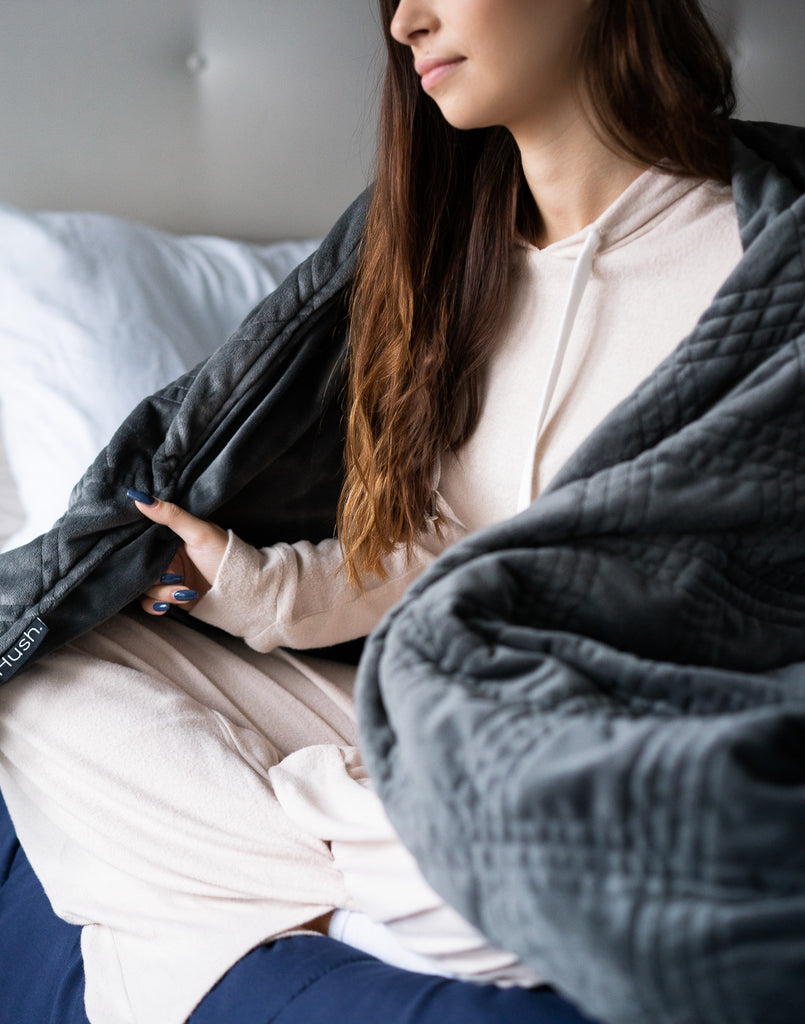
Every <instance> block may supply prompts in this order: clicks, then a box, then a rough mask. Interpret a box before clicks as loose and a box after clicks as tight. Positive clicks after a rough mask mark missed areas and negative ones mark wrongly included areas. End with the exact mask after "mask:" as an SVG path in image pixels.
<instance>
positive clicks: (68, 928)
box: [0, 799, 587, 1024]
mask: <svg viewBox="0 0 805 1024" xmlns="http://www.w3.org/2000/svg"><path fill="white" fill-rule="evenodd" d="M79 935H80V929H79V928H77V927H75V926H73V925H69V924H66V923H65V922H64V921H61V920H60V919H59V918H57V917H56V915H55V914H54V913H53V911H52V910H51V908H50V904H49V903H48V901H47V899H46V897H45V894H44V891H43V890H42V887H41V886H40V884H39V882H38V880H37V878H36V876H35V875H34V873H33V871H32V869H31V866H30V864H29V863H28V860H27V858H26V857H25V854H24V853H23V851H22V849H21V848H20V845H19V843H18V841H17V837H16V835H15V833H14V829H13V827H12V825H11V820H10V818H9V816H8V811H7V810H6V807H5V804H4V803H3V802H2V800H1V799H0V1024H88V1022H87V1018H86V1015H85V1013H84V968H83V964H82V962H81V950H80V948H79ZM378 1022H382V1024H585V1022H587V1018H585V1017H582V1016H581V1014H579V1013H578V1012H577V1011H576V1010H574V1009H573V1008H572V1007H571V1006H570V1005H569V1004H568V1003H567V1002H565V1001H564V1000H562V999H560V998H559V997H558V996H557V995H555V994H554V993H552V992H549V991H547V990H534V991H525V990H523V989H498V988H496V987H495V986H493V985H475V984H471V983H468V982H461V981H446V980H444V979H441V978H433V977H429V976H427V975H424V974H414V973H412V972H410V971H403V970H400V969H399V968H396V967H389V966H388V965H387V964H384V963H382V962H381V961H379V960H376V959H375V958H374V957H371V956H368V955H367V954H365V953H361V952H359V951H358V950H355V949H352V948H351V947H350V946H345V945H343V943H340V942H336V941H335V940H334V939H329V938H325V937H324V936H299V937H294V938H287V939H281V940H280V941H278V942H275V943H273V944H270V945H266V946H259V947H258V948H257V949H255V950H252V952H251V953H249V954H248V955H247V956H245V957H244V958H243V959H242V960H241V961H240V962H239V963H237V964H235V966H234V967H233V968H232V969H231V970H230V971H229V972H228V974H227V975H226V976H225V977H224V978H223V979H222V980H221V982H220V983H219V984H218V985H217V986H216V987H215V988H214V989H213V991H212V992H210V993H209V994H208V995H207V997H206V998H205V999H204V1001H203V1002H202V1004H201V1005H200V1006H199V1007H198V1009H197V1010H196V1011H195V1013H194V1014H193V1015H192V1017H191V1018H190V1024H378ZM154 1024H159V1022H157V1021H155V1022H154Z"/></svg>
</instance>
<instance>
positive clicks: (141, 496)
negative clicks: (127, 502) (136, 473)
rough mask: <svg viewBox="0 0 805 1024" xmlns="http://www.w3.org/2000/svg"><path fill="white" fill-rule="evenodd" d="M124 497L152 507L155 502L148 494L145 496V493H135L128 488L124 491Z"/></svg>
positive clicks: (132, 489) (131, 488)
mask: <svg viewBox="0 0 805 1024" xmlns="http://www.w3.org/2000/svg"><path fill="white" fill-rule="evenodd" d="M126 497H127V498H131V500H132V501H139V502H141V503H142V504H143V505H153V504H154V502H155V501H156V498H153V497H152V496H151V495H150V494H146V493H145V491H135V489H134V488H133V487H129V489H128V490H127V491H126Z"/></svg>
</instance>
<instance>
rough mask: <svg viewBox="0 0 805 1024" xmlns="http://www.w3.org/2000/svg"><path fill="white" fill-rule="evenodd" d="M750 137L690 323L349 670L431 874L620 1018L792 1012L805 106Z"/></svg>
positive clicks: (799, 842) (371, 752)
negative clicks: (717, 278)
mask: <svg viewBox="0 0 805 1024" xmlns="http://www.w3.org/2000/svg"><path fill="white" fill-rule="evenodd" d="M738 135H739V138H740V137H743V138H745V139H747V141H748V142H749V143H750V145H751V144H752V143H754V144H755V145H758V146H759V147H760V148H763V147H765V151H766V153H767V154H768V155H769V156H771V157H772V160H773V162H774V163H775V164H776V169H775V167H773V166H771V165H770V164H768V163H764V162H763V161H761V160H758V159H757V156H756V154H755V153H754V152H752V150H751V149H747V148H746V147H745V146H744V145H743V144H742V142H740V141H738V140H736V143H735V155H736V177H735V181H734V189H735V199H736V203H737V205H738V211H739V216H740V220H741V229H742V241H743V243H744V249H745V256H744V259H743V260H742V262H741V263H740V264H739V266H738V267H737V269H736V270H735V272H734V273H733V274H732V276H731V277H730V278H729V280H728V281H727V282H726V283H725V285H724V286H723V288H722V289H721V290H720V292H719V294H718V296H717V297H716V299H715V301H714V302H713V304H712V306H711V307H710V309H708V310H707V312H706V313H705V315H704V316H703V317H702V319H701V321H700V323H699V324H698V326H697V327H696V329H695V331H694V332H693V333H692V334H691V336H690V337H688V338H687V339H685V340H684V341H683V342H682V344H681V345H680V346H679V347H678V349H677V350H676V351H675V352H674V353H673V354H672V356H671V357H670V358H669V359H668V360H666V361H665V363H664V364H663V365H662V366H661V367H660V368H659V369H658V370H657V371H656V372H655V373H654V374H652V376H651V377H650V378H649V379H648V380H646V381H645V382H644V383H643V384H642V385H641V386H640V387H639V388H638V389H637V391H636V392H634V393H633V394H632V395H631V396H630V397H629V398H628V400H627V401H626V402H625V403H623V404H622V405H621V406H620V407H619V408H617V409H616V410H615V411H614V412H613V413H612V414H611V415H610V416H609V417H608V419H607V420H606V421H605V422H604V423H603V424H601V426H600V427H599V428H598V429H597V430H596V431H595V432H594V433H593V434H592V435H591V436H590V437H589V438H588V440H587V441H586V443H585V444H584V445H582V447H581V448H580V449H579V450H578V451H577V452H576V453H575V455H574V456H573V457H572V458H571V460H570V461H569V462H568V463H567V464H566V465H565V467H564V468H563V470H562V471H561V473H560V475H559V476H558V477H557V478H556V479H555V480H554V482H553V483H552V485H551V486H550V488H549V489H548V490H547V491H546V492H544V493H543V494H542V495H541V496H540V497H539V498H538V499H537V500H536V502H535V503H534V504H533V505H532V506H531V507H530V508H529V509H528V510H526V511H525V512H523V513H521V514H520V515H519V516H517V517H516V518H514V519H512V520H509V521H508V522H506V523H503V524H502V525H500V526H495V527H490V528H488V529H485V530H483V531H480V532H478V533H475V534H473V535H471V536H469V537H468V538H466V539H465V540H463V541H462V542H460V543H459V544H458V545H456V546H455V547H453V548H451V549H450V550H449V551H448V552H447V553H446V554H445V555H443V556H442V557H441V558H440V559H439V560H438V562H437V563H436V564H434V565H433V566H432V567H431V568H430V569H429V571H428V572H427V573H426V574H425V576H424V577H422V578H421V579H420V580H418V581H417V582H416V583H415V584H414V586H413V587H412V588H411V589H410V591H409V592H408V593H407V594H406V596H405V597H404V599H403V600H402V601H401V602H400V603H399V604H398V605H397V606H396V608H395V609H393V610H392V611H391V612H390V613H389V615H388V616H387V617H386V620H385V621H384V622H383V623H382V624H381V627H380V628H379V629H378V630H377V631H376V632H375V633H374V634H373V635H372V636H371V637H370V639H369V641H368V646H367V648H366V650H365V651H364V656H363V659H362V661H361V666H360V670H359V690H358V695H359V712H360V723H361V730H362V736H363V741H364V748H365V756H366V758H367V763H368V765H369V767H370V771H371V774H372V776H373V777H374V779H375V782H376V785H377V787H378V789H379V791H380V793H381V796H382V798H383V800H384V802H385V805H386V808H387V810H388V812H389V814H390V817H391V819H392V821H393V822H394V824H395V825H396V827H397V829H398V831H399V832H400V834H401V836H402V837H403V839H404V840H405V842H406V843H407V845H408V846H409V847H410V848H411V849H412V850H413V852H414V853H415V854H416V856H417V858H418V860H419V863H420V865H421V867H422V868H423V870H424V872H425V874H426V876H427V877H428V878H429V880H430V881H431V883H432V884H433V885H434V887H435V888H436V889H437V890H438V891H439V892H440V893H441V894H442V895H444V896H445V897H446V898H447V899H448V900H449V901H450V902H452V903H453V904H454V905H455V906H457V907H458V908H459V909H460V910H461V911H462V912H463V913H464V914H465V915H466V916H467V917H468V918H469V919H470V920H471V921H473V922H474V923H476V924H477V925H478V926H479V927H480V928H481V929H482V930H483V931H484V932H485V933H486V934H488V935H489V936H490V937H491V938H492V939H493V940H494V941H496V942H497V943H498V944H499V945H502V946H504V947H508V948H510V949H512V950H513V951H514V952H516V953H518V954H520V955H521V956H522V957H523V959H525V960H526V961H530V962H531V963H533V964H535V965H537V966H539V967H543V968H544V969H545V971H546V973H547V976H548V977H550V978H552V979H554V980H555V982H556V984H557V985H558V987H560V988H561V989H563V990H564V991H565V992H566V993H568V994H569V995H570V996H571V997H572V998H573V999H574V1000H576V1001H577V1002H578V1003H579V1004H580V1005H581V1006H582V1008H584V1009H585V1010H587V1011H588V1012H589V1013H590V1014H591V1015H593V1016H595V1017H597V1018H600V1019H601V1020H603V1021H606V1022H608V1024H802V1022H805V269H804V268H803V242H804V241H805V200H804V199H803V197H802V192H803V186H804V185H805V180H804V179H805V133H802V132H800V133H798V134H795V133H791V134H787V133H774V132H768V133H766V132H763V131H759V132H758V133H757V134H755V132H754V131H753V130H752V129H749V128H747V129H746V130H745V131H743V130H741V128H739V129H738ZM775 151H776V152H775ZM783 167H784V168H785V172H786V173H785V174H782V173H781V172H780V168H783Z"/></svg>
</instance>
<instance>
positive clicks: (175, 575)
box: [159, 572, 184, 583]
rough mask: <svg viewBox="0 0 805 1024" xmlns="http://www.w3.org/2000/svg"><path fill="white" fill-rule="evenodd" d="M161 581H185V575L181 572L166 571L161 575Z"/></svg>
mask: <svg viewBox="0 0 805 1024" xmlns="http://www.w3.org/2000/svg"><path fill="white" fill-rule="evenodd" d="M159 582H160V583H184V576H182V574H181V573H180V572H166V573H165V575H164V576H160V577H159Z"/></svg>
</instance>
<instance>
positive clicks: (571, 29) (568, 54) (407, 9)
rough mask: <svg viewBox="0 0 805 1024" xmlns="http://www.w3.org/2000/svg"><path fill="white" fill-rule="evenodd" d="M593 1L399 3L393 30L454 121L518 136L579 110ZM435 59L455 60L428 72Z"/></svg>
mask: <svg viewBox="0 0 805 1024" xmlns="http://www.w3.org/2000/svg"><path fill="white" fill-rule="evenodd" d="M592 2H594V0H400V2H399V4H398V5H397V10H396V12H395V14H394V18H393V19H392V22H391V33H392V35H393V37H394V39H396V40H397V42H398V43H402V44H403V45H404V46H410V47H411V52H412V58H413V60H414V62H415V67H416V69H417V72H418V73H419V74H420V75H422V87H423V88H424V89H425V91H426V92H427V93H428V95H429V96H430V97H431V98H432V99H433V100H434V102H435V103H436V104H438V106H439V109H440V110H441V112H442V114H443V115H444V117H445V119H446V120H447V121H448V122H449V123H450V124H452V125H453V126H454V127H455V128H463V129H468V128H487V127H490V126H491V125H498V124H500V125H505V126H506V127H507V128H509V129H510V130H511V131H512V133H513V134H514V135H515V136H516V135H517V134H518V132H525V131H528V130H529V129H532V130H533V129H534V128H539V126H540V124H542V125H544V126H549V125H551V124H555V123H557V121H561V120H562V119H563V118H564V117H565V116H566V114H567V112H568V111H569V110H573V109H575V108H576V106H577V93H576V88H575V87H576V84H577V75H578V67H577V63H576V60H575V58H574V53H575V49H576V45H577V43H578V41H579V39H580V37H581V35H582V32H583V30H584V27H585V24H586V20H587V14H588V11H589V8H590V5H591V3H592ZM434 60H440V61H450V62H454V63H450V64H448V65H447V66H446V67H442V68H441V69H436V70H434V71H430V72H428V71H427V67H428V64H430V63H432V62H433V61H434ZM423 70H424V71H425V73H424V74H422V72H423Z"/></svg>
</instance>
